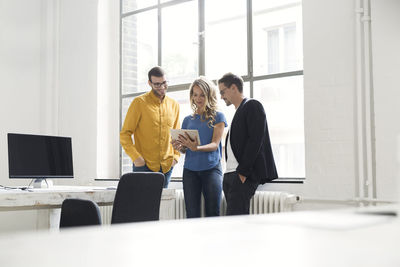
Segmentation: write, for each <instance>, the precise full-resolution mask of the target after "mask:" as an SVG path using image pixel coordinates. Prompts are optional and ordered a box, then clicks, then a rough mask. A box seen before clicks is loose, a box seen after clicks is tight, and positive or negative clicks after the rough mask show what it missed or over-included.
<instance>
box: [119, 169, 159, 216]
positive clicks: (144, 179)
mask: <svg viewBox="0 0 400 267" xmlns="http://www.w3.org/2000/svg"><path fill="white" fill-rule="evenodd" d="M163 185H164V174H162V173H159V172H134V173H126V174H124V175H123V176H122V177H121V179H120V180H119V183H118V187H117V192H116V193H115V199H114V205H113V210H112V216H111V224H115V223H127V222H143V221H155V220H159V217H160V202H161V193H162V190H163Z"/></svg>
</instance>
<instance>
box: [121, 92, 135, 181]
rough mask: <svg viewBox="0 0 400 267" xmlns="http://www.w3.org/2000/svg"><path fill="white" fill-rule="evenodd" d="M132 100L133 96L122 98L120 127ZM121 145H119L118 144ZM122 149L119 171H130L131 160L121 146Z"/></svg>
mask: <svg viewBox="0 0 400 267" xmlns="http://www.w3.org/2000/svg"><path fill="white" fill-rule="evenodd" d="M132 101H133V97H127V98H123V99H122V107H121V123H122V124H121V128H122V125H123V123H124V121H125V117H126V112H128V108H129V106H130V104H131V103H132ZM132 141H133V137H132ZM120 146H121V145H120ZM121 150H122V160H121V173H122V174H124V173H127V172H132V160H131V158H130V157H129V156H128V155H127V154H126V153H125V151H124V149H123V148H122V147H121Z"/></svg>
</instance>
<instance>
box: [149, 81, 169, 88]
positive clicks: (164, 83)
mask: <svg viewBox="0 0 400 267" xmlns="http://www.w3.org/2000/svg"><path fill="white" fill-rule="evenodd" d="M151 84H152V85H154V87H155V88H161V86H164V87H165V86H168V81H163V82H162V83H153V82H151Z"/></svg>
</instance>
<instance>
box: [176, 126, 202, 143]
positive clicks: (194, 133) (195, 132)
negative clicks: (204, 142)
mask: <svg viewBox="0 0 400 267" xmlns="http://www.w3.org/2000/svg"><path fill="white" fill-rule="evenodd" d="M185 133H187V134H188V135H189V136H190V138H191V139H192V140H196V137H197V140H198V141H199V145H200V136H199V131H198V130H191V129H190V130H189V129H171V138H172V140H176V139H178V137H179V135H180V134H181V135H183V136H185Z"/></svg>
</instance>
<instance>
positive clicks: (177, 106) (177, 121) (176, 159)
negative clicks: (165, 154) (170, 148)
mask: <svg viewBox="0 0 400 267" xmlns="http://www.w3.org/2000/svg"><path fill="white" fill-rule="evenodd" d="M179 113H180V110H179V104H178V103H176V109H175V121H174V125H173V126H172V128H173V129H179V124H180V122H179ZM180 157H181V154H180V153H179V151H178V150H175V149H174V160H175V161H176V162H178V161H179V158H180Z"/></svg>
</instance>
